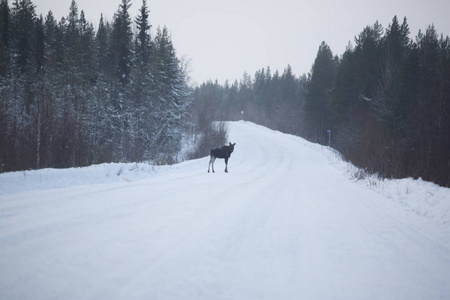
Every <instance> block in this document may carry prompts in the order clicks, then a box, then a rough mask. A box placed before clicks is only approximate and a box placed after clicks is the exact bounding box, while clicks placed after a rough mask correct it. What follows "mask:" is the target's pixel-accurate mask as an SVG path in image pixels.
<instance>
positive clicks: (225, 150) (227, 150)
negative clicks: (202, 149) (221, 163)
mask: <svg viewBox="0 0 450 300" xmlns="http://www.w3.org/2000/svg"><path fill="white" fill-rule="evenodd" d="M235 145H236V143H234V144H232V143H230V144H229V145H228V146H223V147H222V148H215V149H211V155H210V159H209V165H208V173H209V167H210V166H211V165H212V171H213V173H214V161H215V160H216V158H225V172H226V173H228V159H229V158H230V155H231V153H232V152H233V150H234V146H235Z"/></svg>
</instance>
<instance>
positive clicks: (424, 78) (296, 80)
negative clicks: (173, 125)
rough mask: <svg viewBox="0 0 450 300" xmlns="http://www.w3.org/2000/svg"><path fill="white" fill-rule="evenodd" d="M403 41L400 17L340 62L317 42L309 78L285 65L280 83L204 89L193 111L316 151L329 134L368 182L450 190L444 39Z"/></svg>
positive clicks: (365, 36)
mask: <svg viewBox="0 0 450 300" xmlns="http://www.w3.org/2000/svg"><path fill="white" fill-rule="evenodd" d="M409 34H410V31H409V27H408V24H407V21H406V18H405V19H404V20H403V22H402V23H400V22H399V21H398V19H397V17H394V18H393V20H392V23H391V24H389V26H388V27H387V28H386V29H384V28H383V27H382V26H381V25H380V24H379V23H378V22H376V23H375V24H374V25H372V26H367V27H366V28H364V29H363V31H362V32H361V33H360V34H359V35H357V36H356V37H355V45H351V44H349V46H348V47H347V49H346V51H345V53H344V54H343V55H342V56H341V57H338V56H335V55H333V53H332V51H331V49H330V47H329V46H328V45H327V44H326V43H325V42H323V43H322V44H321V45H320V47H319V50H318V53H317V56H316V59H315V61H314V64H313V66H312V68H311V72H310V73H309V74H308V76H305V75H303V76H301V77H296V76H294V75H292V71H291V69H290V67H289V66H288V67H287V68H286V69H285V70H284V72H283V74H282V75H281V76H280V75H279V74H278V72H275V74H273V75H272V74H271V72H270V69H269V68H267V69H266V71H264V70H261V71H258V72H256V74H255V76H254V78H253V79H250V78H249V76H248V75H244V77H243V79H242V80H241V81H240V82H239V83H238V82H235V83H233V84H232V85H231V86H229V84H228V83H226V84H225V85H223V86H222V85H219V84H218V83H217V82H216V83H212V82H208V83H205V84H203V85H202V86H200V87H198V88H197V90H196V91H195V92H194V105H196V106H197V107H200V108H202V107H203V108H204V109H205V111H206V110H209V109H211V110H210V111H214V112H215V113H214V118H217V119H241V118H243V119H246V120H251V121H254V122H257V123H260V124H263V125H266V126H269V127H271V128H274V129H278V130H281V131H284V132H288V133H293V134H298V135H300V136H303V137H305V138H307V139H309V140H311V141H313V142H317V143H321V144H324V145H328V141H329V140H328V139H329V134H331V146H332V147H334V148H336V149H338V150H339V151H340V152H341V153H342V154H343V155H344V156H345V157H346V159H348V160H350V161H351V162H353V163H354V164H355V165H357V166H358V167H361V168H364V169H365V170H366V171H368V172H370V173H378V174H379V175H381V176H383V177H387V178H391V177H392V178H403V177H415V178H419V177H421V178H423V179H424V180H428V181H432V182H435V183H438V184H440V185H442V186H447V187H450V40H449V38H448V37H445V38H444V36H443V35H441V36H439V35H438V34H437V32H436V29H435V28H434V26H429V27H428V28H427V30H426V31H425V32H422V31H419V33H418V34H417V36H416V37H415V39H414V40H412V39H410V38H409ZM198 111H201V109H199V110H198ZM241 112H243V114H242V115H241ZM210 115H211V113H210ZM198 118H200V119H201V118H202V117H201V116H199V117H198ZM328 131H330V133H329V132H328Z"/></svg>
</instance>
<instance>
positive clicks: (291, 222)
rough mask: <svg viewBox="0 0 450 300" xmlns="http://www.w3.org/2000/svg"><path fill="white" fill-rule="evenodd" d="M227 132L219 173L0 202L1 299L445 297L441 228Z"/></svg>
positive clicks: (269, 142)
mask: <svg viewBox="0 0 450 300" xmlns="http://www.w3.org/2000/svg"><path fill="white" fill-rule="evenodd" d="M229 128H230V141H232V142H236V143H237V144H236V147H235V152H234V153H233V154H232V156H231V158H230V161H229V165H228V170H229V172H230V173H228V174H226V173H224V172H223V170H224V167H225V166H224V162H223V160H216V162H215V170H216V173H215V174H208V173H207V172H206V171H207V167H208V158H203V159H199V160H194V161H189V162H185V163H182V164H179V165H177V166H174V167H173V168H171V169H170V170H167V171H164V172H159V173H155V174H153V175H152V176H149V177H148V178H146V179H140V180H130V181H121V182H120V181H118V182H110V183H98V184H88V185H74V186H68V187H64V188H57V189H41V190H31V191H25V192H20V193H7V194H3V195H0V299H409V300H410V299H450V279H449V278H450V224H449V223H446V222H435V221H436V220H435V219H430V218H426V217H424V216H422V215H419V214H415V213H410V210H407V209H406V208H405V207H404V205H402V203H403V202H398V201H395V200H396V199H392V197H386V196H385V195H383V193H379V192H376V191H375V190H373V189H370V188H368V187H366V186H365V185H363V184H360V183H357V182H354V180H351V179H349V178H348V177H349V176H346V175H345V174H343V171H342V169H341V168H339V167H338V166H337V164H339V162H338V161H339V160H338V159H337V158H336V157H335V156H334V155H333V152H331V151H330V150H329V149H327V148H325V147H321V146H318V145H314V144H311V143H308V142H306V141H305V140H303V139H301V138H298V137H294V136H290V135H285V134H282V133H279V132H276V131H271V130H269V129H266V128H264V127H261V126H257V125H255V124H252V123H248V122H232V123H230V124H229ZM80 172H81V171H80ZM68 180H70V178H68ZM2 181H3V184H4V187H5V188H6V183H7V182H9V181H8V178H7V177H6V176H5V177H0V188H1V185H2ZM438 189H439V191H440V192H441V193H444V194H445V193H446V194H445V195H450V193H448V192H447V190H446V189H442V188H438ZM447 200H448V199H447ZM443 201H444V200H443ZM435 204H436V203H435ZM447 207H448V206H447Z"/></svg>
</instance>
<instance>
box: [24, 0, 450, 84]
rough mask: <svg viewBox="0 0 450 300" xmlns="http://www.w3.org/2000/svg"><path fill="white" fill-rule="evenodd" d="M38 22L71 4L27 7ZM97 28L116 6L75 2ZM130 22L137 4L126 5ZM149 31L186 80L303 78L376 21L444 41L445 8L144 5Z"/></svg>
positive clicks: (106, 1)
mask: <svg viewBox="0 0 450 300" xmlns="http://www.w3.org/2000/svg"><path fill="white" fill-rule="evenodd" d="M32 2H33V3H34V4H35V5H36V11H37V13H38V14H43V15H44V17H45V16H46V14H47V12H48V11H49V10H52V11H53V14H54V15H55V17H56V19H57V20H59V19H60V18H61V17H62V16H67V15H68V14H69V7H70V3H71V0H32ZM76 2H77V4H78V8H79V11H81V10H84V12H85V15H86V18H87V19H88V21H90V22H92V23H93V24H94V26H95V27H97V25H98V22H99V20H100V14H101V13H103V14H104V16H105V17H106V18H107V19H108V20H112V17H113V15H114V13H115V12H116V11H117V9H118V7H119V4H120V3H121V0H77V1H76ZM131 3H132V6H131V9H130V13H131V14H132V16H133V19H134V17H135V16H136V15H137V11H138V9H139V8H140V7H141V5H142V0H132V2H131ZM147 4H148V6H149V8H150V22H151V24H152V25H153V29H156V28H157V26H158V25H161V26H163V25H166V26H167V28H168V29H169V31H170V32H171V33H172V40H173V43H174V46H175V49H176V50H177V53H178V56H179V57H186V58H187V59H189V60H190V69H191V77H192V79H193V81H194V82H197V83H199V84H200V83H202V82H204V81H206V80H208V79H212V80H215V79H218V80H219V82H221V83H223V82H224V81H225V80H226V79H228V80H230V82H233V81H234V80H235V79H238V80H239V79H241V78H242V75H243V73H244V72H245V71H246V72H247V73H249V74H250V75H251V76H252V77H253V75H254V73H255V72H256V70H258V69H261V68H265V67H267V66H270V68H271V70H272V73H273V72H275V70H277V69H278V70H279V71H280V73H281V72H282V71H283V69H284V68H285V67H286V66H287V65H288V64H290V65H291V67H292V69H293V72H294V73H295V74H297V75H301V74H303V73H308V72H309V71H310V69H311V66H312V64H313V62H314V59H315V57H316V54H317V50H318V48H319V45H320V43H321V42H322V41H325V42H326V43H327V44H328V45H329V46H330V47H331V50H332V51H333V53H334V54H337V55H341V54H343V52H344V51H345V48H346V46H347V45H348V42H349V41H351V42H352V44H354V42H353V41H354V37H355V36H356V35H358V34H359V33H360V32H361V31H362V30H363V28H364V27H365V26H367V25H373V23H374V22H375V21H376V20H378V21H379V22H380V23H381V24H382V26H383V27H384V28H386V27H387V26H388V25H389V23H391V21H392V18H393V17H394V15H397V17H398V18H399V20H400V22H402V21H403V17H405V16H406V17H407V19H408V24H409V28H410V31H411V37H412V38H414V37H415V36H416V35H417V33H418V31H419V29H422V31H424V30H426V28H427V27H428V25H431V24H434V25H435V27H436V30H437V32H438V33H439V34H441V33H443V34H444V36H447V35H450V17H449V16H450V1H449V0H428V1H424V0H377V1H373V0H370V1H366V0H336V1H332V0H309V1H299V0H275V1H270V0H226V1H223V0H222V1H215V0H189V1H188V0H147Z"/></svg>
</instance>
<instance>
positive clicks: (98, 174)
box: [0, 163, 173, 195]
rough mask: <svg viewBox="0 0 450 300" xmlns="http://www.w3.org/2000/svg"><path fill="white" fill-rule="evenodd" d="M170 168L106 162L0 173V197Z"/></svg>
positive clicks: (124, 178) (131, 177)
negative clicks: (74, 166)
mask: <svg viewBox="0 0 450 300" xmlns="http://www.w3.org/2000/svg"><path fill="white" fill-rule="evenodd" d="M171 169H173V166H155V165H151V164H149V163H105V164H99V165H92V166H89V167H83V168H68V169H41V170H29V171H18V172H9V173H3V174H0V195H2V194H13V193H19V192H28V191H32V190H47V189H53V188H65V187H70V186H76V185H92V184H101V183H112V182H123V181H134V180H139V179H145V178H148V177H151V176H155V175H157V174H158V173H166V172H170V170H171Z"/></svg>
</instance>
